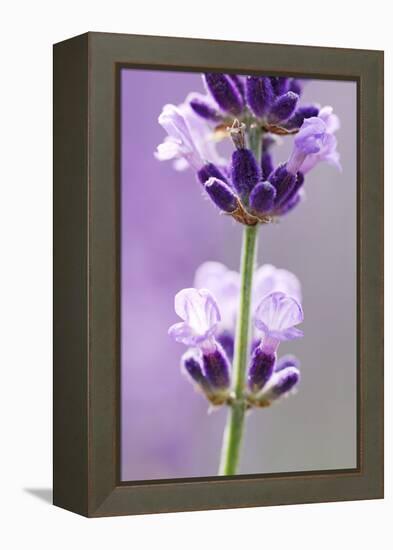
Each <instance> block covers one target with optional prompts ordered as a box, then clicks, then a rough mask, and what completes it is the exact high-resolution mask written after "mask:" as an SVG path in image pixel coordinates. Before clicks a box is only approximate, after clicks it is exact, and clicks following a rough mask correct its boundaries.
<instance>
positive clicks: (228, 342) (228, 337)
mask: <svg viewBox="0 0 393 550" xmlns="http://www.w3.org/2000/svg"><path fill="white" fill-rule="evenodd" d="M217 341H218V342H219V343H220V344H221V346H222V347H223V348H224V351H225V353H226V354H227V357H228V358H229V359H233V352H234V351H235V339H234V337H233V334H232V333H231V332H230V331H229V330H224V331H223V332H221V333H220V334H219V335H218V336H217Z"/></svg>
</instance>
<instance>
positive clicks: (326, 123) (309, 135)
mask: <svg viewBox="0 0 393 550" xmlns="http://www.w3.org/2000/svg"><path fill="white" fill-rule="evenodd" d="M320 112H321V113H322V116H319V115H318V116H317V117H310V118H307V119H305V120H304V122H303V124H302V126H301V128H300V131H299V133H298V134H297V135H296V136H295V140H294V149H293V151H292V155H291V156H290V158H289V160H288V162H287V164H286V167H287V170H288V172H290V173H292V174H296V173H297V172H298V171H301V172H302V173H303V174H306V173H307V172H309V171H310V170H311V169H312V168H314V166H316V165H317V164H318V163H319V162H322V161H327V162H329V163H331V164H333V165H335V166H336V167H337V168H340V161H339V155H338V152H337V150H336V146H337V140H336V138H335V136H334V135H333V133H334V132H335V131H336V129H337V128H338V118H337V117H336V115H334V114H333V113H332V109H331V107H324V109H322V110H321V111H320Z"/></svg>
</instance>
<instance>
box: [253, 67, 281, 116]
mask: <svg viewBox="0 0 393 550" xmlns="http://www.w3.org/2000/svg"><path fill="white" fill-rule="evenodd" d="M246 99H247V103H248V106H249V107H250V109H251V111H252V112H253V113H254V115H256V116H257V117H262V116H264V115H265V114H266V113H267V112H268V110H269V109H270V107H271V105H272V103H273V102H274V91H273V88H272V83H271V81H270V78H269V77H267V76H248V77H247V79H246Z"/></svg>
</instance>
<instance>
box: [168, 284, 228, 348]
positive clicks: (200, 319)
mask: <svg viewBox="0 0 393 550" xmlns="http://www.w3.org/2000/svg"><path fill="white" fill-rule="evenodd" d="M175 311H176V313H177V315H178V316H179V317H180V318H181V319H183V321H182V322H181V323H176V324H175V325H172V326H171V327H170V328H169V335H170V336H172V337H173V338H174V339H175V340H176V341H177V342H181V343H182V344H186V345H187V346H196V347H199V348H201V349H204V350H206V351H214V350H215V339H214V335H215V333H216V331H217V326H218V323H219V322H220V320H221V315H220V310H219V308H218V305H217V302H216V300H215V299H214V297H213V295H212V294H211V293H210V292H209V291H208V290H206V289H201V290H197V289H195V288H185V289H183V290H181V291H180V292H178V293H177V294H176V296H175Z"/></svg>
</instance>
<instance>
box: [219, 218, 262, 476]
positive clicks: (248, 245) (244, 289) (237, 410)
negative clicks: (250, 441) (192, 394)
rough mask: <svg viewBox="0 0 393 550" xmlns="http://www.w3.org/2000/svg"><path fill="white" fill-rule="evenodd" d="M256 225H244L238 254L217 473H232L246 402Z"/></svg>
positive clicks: (237, 458)
mask: <svg viewBox="0 0 393 550" xmlns="http://www.w3.org/2000/svg"><path fill="white" fill-rule="evenodd" d="M257 235H258V225H249V226H245V228H244V233H243V245H242V257H241V273H240V274H241V288H240V302H239V312H238V316H237V326H236V343H235V356H234V361H233V370H232V379H233V392H234V401H233V403H232V404H231V406H230V409H229V412H228V419H227V425H226V427H225V432H224V440H223V446H222V451H221V463H220V471H219V473H220V475H234V474H235V473H236V469H237V465H238V462H239V454H240V446H241V441H242V435H243V428H244V417H245V412H246V405H245V402H244V398H243V391H244V384H245V376H246V367H247V362H248V356H249V349H250V341H249V340H250V313H251V291H252V279H253V273H254V266H255V260H256V244H257Z"/></svg>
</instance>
